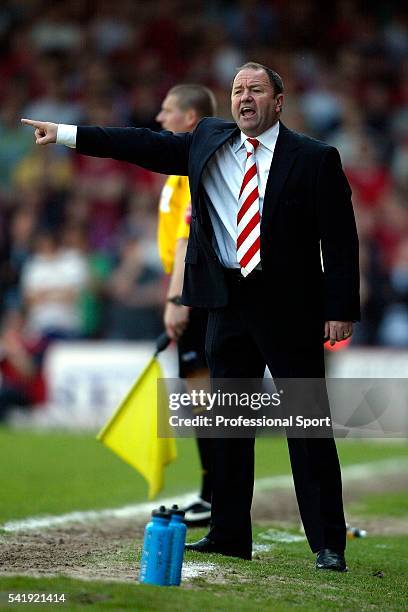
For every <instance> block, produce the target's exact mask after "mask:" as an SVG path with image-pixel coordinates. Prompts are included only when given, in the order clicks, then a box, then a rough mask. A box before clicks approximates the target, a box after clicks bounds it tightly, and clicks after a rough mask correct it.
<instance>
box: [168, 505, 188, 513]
mask: <svg viewBox="0 0 408 612" xmlns="http://www.w3.org/2000/svg"><path fill="white" fill-rule="evenodd" d="M170 514H177V516H184V515H185V512H184V510H180V509H179V507H178V505H177V504H173V506H172V507H171V510H170Z"/></svg>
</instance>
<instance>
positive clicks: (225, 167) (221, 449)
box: [23, 62, 360, 571]
mask: <svg viewBox="0 0 408 612" xmlns="http://www.w3.org/2000/svg"><path fill="white" fill-rule="evenodd" d="M282 105H283V84H282V79H281V78H280V76H279V75H278V74H277V73H276V72H274V71H273V70H270V69H269V68H266V67H264V66H262V65H260V64H256V63H253V62H251V63H248V64H245V65H244V66H242V67H241V68H240V69H239V70H238V71H237V74H236V76H235V79H234V81H233V85H232V92H231V108H232V115H233V118H234V120H235V122H234V123H229V122H226V121H222V120H218V119H214V118H206V119H203V120H202V121H201V122H200V123H199V124H198V126H197V127H196V129H195V130H194V132H192V133H187V134H172V133H169V132H161V133H154V132H151V131H150V130H147V129H134V128H106V129H103V128H99V127H78V128H75V127H73V126H62V125H60V126H57V125H56V124H50V123H42V122H36V121H30V120H23V122H25V123H28V124H30V125H32V126H33V127H35V128H36V131H35V135H36V140H37V143H39V144H48V143H49V142H59V143H61V144H67V145H69V146H76V148H77V150H78V152H80V153H82V154H87V155H94V156H100V157H113V158H115V159H120V160H125V161H129V162H133V163H136V164H138V165H140V166H143V167H145V168H148V169H150V170H153V171H156V172H161V173H165V174H178V175H188V176H189V180H190V188H191V194H192V206H193V209H192V220H191V229H190V238H189V243H188V248H187V253H186V259H185V277H184V289H183V302H184V303H185V304H186V305H189V306H195V307H205V308H208V309H209V324H208V331H207V338H206V352H207V359H208V362H209V367H210V371H211V376H212V378H243V377H245V378H260V377H262V376H263V373H264V370H265V366H266V365H267V366H268V367H269V369H270V371H271V373H272V376H273V377H277V378H316V379H317V378H323V377H324V358H323V342H324V338H325V337H326V338H330V341H331V343H332V344H334V343H335V342H338V341H341V340H343V339H344V338H347V337H349V336H350V335H351V334H352V326H353V323H352V322H353V321H356V320H358V319H359V316H360V310H359V273H358V239H357V233H356V227H355V222H354V215H353V209H352V204H351V191H350V188H349V185H348V183H347V180H346V178H345V176H344V173H343V171H342V167H341V162H340V157H339V154H338V152H337V150H336V149H334V148H333V147H330V146H328V145H326V144H325V143H322V142H319V141H317V140H314V139H311V138H308V137H306V136H303V135H300V134H297V133H295V132H293V131H291V130H289V129H287V128H286V127H285V126H284V125H283V124H282V123H281V122H280V120H279V117H280V114H281V111H282ZM254 160H255V161H254ZM251 163H252V167H250V166H251ZM248 185H249V186H250V189H249V188H248ZM254 185H255V187H254ZM245 187H246V188H245ZM253 187H254V188H253ZM248 189H249V190H248ZM243 200H244V201H243ZM254 206H255V208H256V211H255V214H254V215H252V212H251V213H250V212H249V211H250V210H251V211H253V209H254ZM251 215H252V216H251ZM213 442H214V466H215V469H214V474H213V479H214V482H213V486H214V489H213V498H212V524H211V530H210V532H209V534H208V535H207V536H206V537H205V538H203V539H202V540H200V541H199V542H196V543H194V544H190V545H187V548H188V549H190V550H196V551H201V552H220V553H222V554H226V555H231V556H238V557H241V558H244V559H250V558H251V548H252V534H251V518H250V509H251V503H252V492H253V480H254V440H253V439H244V438H239V439H237V438H234V439H217V440H214V441H213ZM288 445H289V453H290V460H291V465H292V471H293V477H294V482H295V489H296V494H297V499H298V503H299V509H300V514H301V517H302V521H303V525H304V527H305V531H306V535H307V538H308V541H309V544H310V547H311V549H312V551H313V552H315V553H317V562H316V567H318V568H323V569H334V570H340V571H343V570H345V569H346V564H345V559H344V549H345V542H346V528H345V521H344V514H343V505H342V490H341V475H340V467H339V462H338V457H337V451H336V447H335V443H334V440H333V439H332V438H317V439H308V438H302V439H299V438H289V439H288Z"/></svg>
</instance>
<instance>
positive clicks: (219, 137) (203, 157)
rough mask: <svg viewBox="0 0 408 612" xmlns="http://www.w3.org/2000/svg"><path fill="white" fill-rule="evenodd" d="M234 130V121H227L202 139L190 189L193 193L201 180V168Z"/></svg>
mask: <svg viewBox="0 0 408 612" xmlns="http://www.w3.org/2000/svg"><path fill="white" fill-rule="evenodd" d="M236 132H238V127H237V126H236V125H235V124H234V123H228V124H226V126H225V127H224V128H217V129H215V130H212V131H211V132H210V133H209V134H208V137H207V138H206V139H205V140H203V142H202V144H201V146H200V151H199V155H198V156H197V160H198V167H197V172H195V173H194V177H191V178H193V185H192V189H193V190H194V192H195V193H198V186H199V183H200V181H201V177H202V174H203V170H204V168H205V166H206V164H207V162H208V160H209V159H210V158H211V157H212V156H213V155H214V153H215V152H216V151H217V150H218V149H219V148H220V147H222V145H223V144H225V143H226V142H227V140H228V139H229V138H231V137H232V136H233V135H234V134H235V133H236Z"/></svg>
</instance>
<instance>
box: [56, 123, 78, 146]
mask: <svg viewBox="0 0 408 612" xmlns="http://www.w3.org/2000/svg"><path fill="white" fill-rule="evenodd" d="M76 137H77V126H76V125H66V124H65V123H60V124H58V129H57V144H62V145H65V146H66V147H70V148H71V149H75V148H76Z"/></svg>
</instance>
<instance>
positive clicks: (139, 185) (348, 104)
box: [0, 0, 408, 411]
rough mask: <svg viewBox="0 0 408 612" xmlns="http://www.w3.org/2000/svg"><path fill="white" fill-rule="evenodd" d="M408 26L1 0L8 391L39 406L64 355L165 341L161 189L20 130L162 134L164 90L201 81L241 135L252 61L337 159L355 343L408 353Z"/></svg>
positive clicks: (221, 10) (232, 6) (345, 16)
mask: <svg viewBox="0 0 408 612" xmlns="http://www.w3.org/2000/svg"><path fill="white" fill-rule="evenodd" d="M407 23H408V22H407V15H406V13H405V12H404V3H403V2H401V3H398V2H386V1H382V2H371V3H362V2H358V1H353V0H334V1H333V2H332V3H330V8H329V7H328V5H327V3H325V2H323V1H318V0H296V2H285V1H284V0H233V1H232V0H231V1H227V0H224V1H222V0H189V1H187V0H155V1H154V2H146V1H145V0H88V1H87V0H70V1H69V2H66V1H65V2H62V1H59V0H31V1H30V2H26V1H25V0H3V2H2V3H1V8H0V49H1V52H0V255H1V259H0V262H1V263H0V288H1V294H2V306H1V328H2V336H1V338H0V343H1V344H0V351H1V363H2V374H3V386H2V388H3V390H4V388H8V387H10V389H15V388H16V381H17V382H18V384H17V388H18V389H19V390H21V387H22V385H23V386H24V385H26V386H27V385H28V387H29V388H30V390H29V391H28V393H29V394H30V393H31V395H35V394H36V393H37V394H38V393H40V392H41V389H40V387H41V385H38V384H36V375H37V372H38V368H39V367H40V365H39V364H40V363H41V358H42V355H43V354H44V350H45V348H46V346H47V345H48V343H49V342H50V341H52V340H54V339H55V338H58V339H73V338H76V339H77V338H109V339H129V340H136V339H145V338H152V337H154V336H155V335H157V334H158V333H159V332H160V330H161V316H162V303H163V296H164V286H163V283H164V281H163V276H162V272H161V268H160V264H159V261H158V256H157V249H156V235H155V234H156V214H157V202H158V197H159V193H160V189H161V186H162V184H163V181H164V177H160V176H158V175H153V174H152V173H149V172H147V171H144V170H141V169H139V168H136V167H134V166H131V165H128V164H123V163H118V162H115V161H112V160H104V159H96V158H86V157H81V156H78V155H76V154H75V153H73V152H72V151H71V150H69V149H67V148H65V147H45V148H42V147H36V146H35V145H34V141H33V134H32V131H31V129H29V128H26V127H22V126H21V125H20V121H19V120H20V117H23V116H25V117H30V118H34V119H39V120H49V121H55V122H58V123H71V124H93V125H95V124H97V125H116V126H119V125H132V126H136V127H137V126H145V127H146V126H147V127H151V128H152V129H159V126H158V124H157V123H156V121H155V117H156V115H157V112H158V111H159V109H160V104H161V101H162V99H163V97H164V95H165V93H166V91H167V90H168V89H169V87H171V86H173V85H174V84H176V83H179V82H198V83H202V84H206V85H208V86H210V87H211V88H212V89H213V91H214V93H215V95H216V97H217V100H218V106H219V115H220V116H223V117H225V118H229V117H230V112H229V87H230V82H231V77H232V76H233V74H234V70H235V68H236V67H237V66H239V65H240V64H242V63H243V62H245V61H247V60H250V59H252V60H256V61H258V62H261V63H264V64H266V65H268V66H271V67H273V68H274V69H275V70H276V71H277V72H279V73H280V74H281V75H282V76H283V78H284V83H285V89H286V101H285V107H284V112H283V116H282V120H283V122H284V123H285V124H286V125H287V126H288V127H291V128H293V129H295V130H298V131H301V132H304V133H306V134H309V135H311V136H314V137H316V138H319V139H322V140H325V141H327V142H329V143H331V144H333V145H335V146H336V147H338V148H339V150H340V153H341V156H342V160H343V165H344V168H345V171H346V174H347V176H348V179H349V181H350V184H351V186H352V189H353V202H354V206H355V212H356V218H357V222H358V228H359V235H360V241H361V272H362V287H361V290H362V304H363V321H362V323H361V324H360V325H359V326H357V330H356V333H355V335H354V338H353V342H354V343H355V344H363V345H382V346H394V347H407V346H408V198H407V196H408V27H407ZM341 231H342V228H341V227H335V226H334V227H333V232H341ZM8 383H9V384H8ZM31 387H33V388H31ZM0 411H1V408H0Z"/></svg>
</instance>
